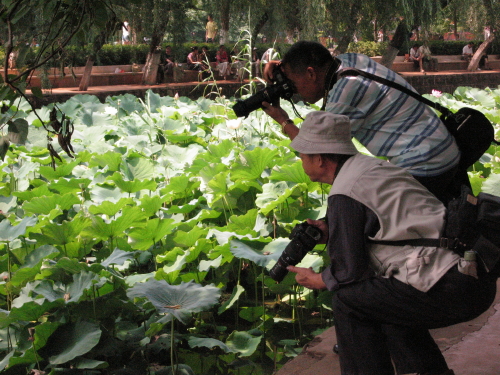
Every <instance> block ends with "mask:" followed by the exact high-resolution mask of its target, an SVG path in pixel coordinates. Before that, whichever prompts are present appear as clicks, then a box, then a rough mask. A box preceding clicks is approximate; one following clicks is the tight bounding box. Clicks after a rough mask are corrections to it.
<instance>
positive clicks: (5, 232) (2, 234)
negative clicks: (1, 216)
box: [0, 217, 37, 241]
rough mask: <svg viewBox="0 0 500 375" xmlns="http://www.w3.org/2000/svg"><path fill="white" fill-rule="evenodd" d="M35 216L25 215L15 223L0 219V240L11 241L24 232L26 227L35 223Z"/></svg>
mask: <svg viewBox="0 0 500 375" xmlns="http://www.w3.org/2000/svg"><path fill="white" fill-rule="evenodd" d="M36 221H37V219H36V217H25V218H24V219H23V220H21V222H20V223H19V224H17V225H11V223H10V222H9V220H2V221H0V241H13V240H14V239H15V238H17V237H19V236H24V235H25V234H26V228H27V227H31V226H33V225H35V223H36Z"/></svg>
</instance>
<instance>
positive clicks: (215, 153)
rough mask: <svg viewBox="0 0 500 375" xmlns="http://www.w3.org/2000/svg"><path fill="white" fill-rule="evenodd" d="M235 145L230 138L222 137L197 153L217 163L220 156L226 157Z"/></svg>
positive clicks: (199, 156)
mask: <svg viewBox="0 0 500 375" xmlns="http://www.w3.org/2000/svg"><path fill="white" fill-rule="evenodd" d="M235 147H236V143H235V142H234V141H233V140H231V139H224V140H222V142H219V143H210V144H209V145H208V146H207V152H204V153H202V154H199V155H198V158H203V159H204V160H206V161H208V162H210V163H219V162H220V161H221V160H222V158H226V157H227V156H228V155H229V154H230V153H231V151H233V150H234V149H235Z"/></svg>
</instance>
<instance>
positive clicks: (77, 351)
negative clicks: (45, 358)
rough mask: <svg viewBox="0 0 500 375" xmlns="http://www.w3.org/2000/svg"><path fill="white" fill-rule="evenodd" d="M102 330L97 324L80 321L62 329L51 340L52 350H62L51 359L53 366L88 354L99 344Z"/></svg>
mask: <svg viewBox="0 0 500 375" xmlns="http://www.w3.org/2000/svg"><path fill="white" fill-rule="evenodd" d="M101 333H102V332H101V329H100V328H99V325H98V324H96V323H91V322H86V321H78V322H76V323H69V324H67V325H65V326H63V327H60V328H59V329H58V331H57V335H53V336H55V337H54V341H52V340H50V344H51V347H52V348H56V350H61V351H60V352H59V353H58V354H55V355H53V356H51V357H50V358H49V362H50V364H52V365H58V364H62V363H66V362H68V361H71V360H72V359H74V358H76V357H78V356H81V355H84V354H86V353H88V352H89V351H90V350H91V349H92V348H93V347H94V346H96V345H97V344H98V343H99V339H100V338H101Z"/></svg>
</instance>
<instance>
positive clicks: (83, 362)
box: [73, 358, 109, 369]
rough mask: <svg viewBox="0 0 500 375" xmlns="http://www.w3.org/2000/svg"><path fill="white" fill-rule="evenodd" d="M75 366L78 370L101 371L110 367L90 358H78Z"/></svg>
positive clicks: (74, 363)
mask: <svg viewBox="0 0 500 375" xmlns="http://www.w3.org/2000/svg"><path fill="white" fill-rule="evenodd" d="M73 366H74V367H75V368H77V369H101V368H108V367H109V365H108V362H104V361H98V360H96V359H88V358H77V359H76V360H74V361H73Z"/></svg>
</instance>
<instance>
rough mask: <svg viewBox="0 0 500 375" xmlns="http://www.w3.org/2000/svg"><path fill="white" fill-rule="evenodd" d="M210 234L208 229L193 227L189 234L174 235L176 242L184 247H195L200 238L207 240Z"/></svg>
mask: <svg viewBox="0 0 500 375" xmlns="http://www.w3.org/2000/svg"><path fill="white" fill-rule="evenodd" d="M207 233H208V229H207V228H200V227H198V226H195V227H193V229H191V230H190V231H189V232H184V231H181V230H179V231H177V232H176V233H175V235H174V238H173V239H174V242H175V243H176V244H179V246H183V247H191V246H194V245H195V243H196V241H198V239H199V238H205V237H206V235H207Z"/></svg>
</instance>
